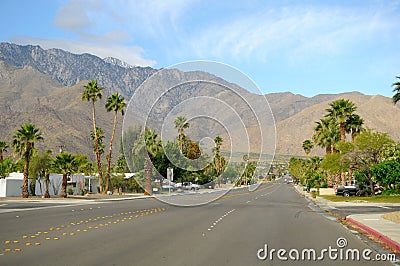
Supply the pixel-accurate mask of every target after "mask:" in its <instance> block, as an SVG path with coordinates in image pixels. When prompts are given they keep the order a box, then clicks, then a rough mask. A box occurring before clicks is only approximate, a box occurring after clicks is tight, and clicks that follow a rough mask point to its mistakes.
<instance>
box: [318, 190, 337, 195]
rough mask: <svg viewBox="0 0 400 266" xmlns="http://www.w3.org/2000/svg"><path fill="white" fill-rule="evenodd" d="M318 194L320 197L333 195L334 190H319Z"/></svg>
mask: <svg viewBox="0 0 400 266" xmlns="http://www.w3.org/2000/svg"><path fill="white" fill-rule="evenodd" d="M319 194H320V195H335V189H334V188H320V189H319Z"/></svg>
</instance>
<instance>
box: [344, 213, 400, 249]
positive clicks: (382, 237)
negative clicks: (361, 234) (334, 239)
mask: <svg viewBox="0 0 400 266" xmlns="http://www.w3.org/2000/svg"><path fill="white" fill-rule="evenodd" d="M346 221H348V222H350V223H352V224H353V225H355V226H357V227H359V228H360V229H362V230H363V231H365V232H367V233H368V234H370V235H373V236H374V237H376V238H378V239H379V240H381V241H382V242H384V243H385V244H386V245H388V246H389V247H390V248H392V249H394V250H395V251H396V253H397V254H400V244H399V243H397V242H396V241H394V240H392V239H390V238H388V237H387V236H385V235H383V234H381V233H379V232H378V231H375V230H374V229H372V228H370V227H368V226H366V225H364V224H362V223H360V222H357V221H356V220H354V219H352V218H350V217H346Z"/></svg>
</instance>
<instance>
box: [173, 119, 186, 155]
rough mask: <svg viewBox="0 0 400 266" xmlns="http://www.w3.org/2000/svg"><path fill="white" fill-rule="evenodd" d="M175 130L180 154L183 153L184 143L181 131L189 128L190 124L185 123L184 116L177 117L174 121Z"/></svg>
mask: <svg viewBox="0 0 400 266" xmlns="http://www.w3.org/2000/svg"><path fill="white" fill-rule="evenodd" d="M174 124H175V128H176V129H177V130H178V133H179V135H178V143H179V149H180V150H181V152H182V153H183V143H184V137H185V136H184V133H183V130H184V129H185V128H188V127H189V126H190V124H189V123H188V122H187V119H186V117H184V116H178V117H177V118H176V119H175V121H174Z"/></svg>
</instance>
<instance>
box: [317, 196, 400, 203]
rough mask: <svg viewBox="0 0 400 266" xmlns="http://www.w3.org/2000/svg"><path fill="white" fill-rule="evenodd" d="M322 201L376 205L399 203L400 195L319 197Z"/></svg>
mask: <svg viewBox="0 0 400 266" xmlns="http://www.w3.org/2000/svg"><path fill="white" fill-rule="evenodd" d="M320 197H322V198H324V199H327V200H330V201H334V202H340V201H348V202H351V201H361V202H376V203H400V195H376V196H372V197H357V196H354V197H348V198H346V197H342V196H336V195H323V196H320Z"/></svg>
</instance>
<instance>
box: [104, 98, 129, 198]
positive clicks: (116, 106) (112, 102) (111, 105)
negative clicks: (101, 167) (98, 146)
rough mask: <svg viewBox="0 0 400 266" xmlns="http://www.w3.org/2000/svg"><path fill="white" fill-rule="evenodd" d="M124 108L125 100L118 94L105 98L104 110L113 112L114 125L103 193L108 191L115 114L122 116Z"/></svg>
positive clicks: (115, 124)
mask: <svg viewBox="0 0 400 266" xmlns="http://www.w3.org/2000/svg"><path fill="white" fill-rule="evenodd" d="M125 106H126V103H125V99H124V97H122V95H120V94H118V93H114V94H113V95H111V96H110V97H108V98H107V103H106V110H107V112H111V111H113V112H114V123H113V130H112V134H111V139H110V148H109V150H108V155H107V171H106V187H105V191H108V190H109V183H110V171H111V154H112V145H113V141H114V136H115V130H116V128H117V114H118V113H121V114H122V115H124V108H125Z"/></svg>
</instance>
